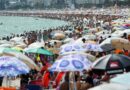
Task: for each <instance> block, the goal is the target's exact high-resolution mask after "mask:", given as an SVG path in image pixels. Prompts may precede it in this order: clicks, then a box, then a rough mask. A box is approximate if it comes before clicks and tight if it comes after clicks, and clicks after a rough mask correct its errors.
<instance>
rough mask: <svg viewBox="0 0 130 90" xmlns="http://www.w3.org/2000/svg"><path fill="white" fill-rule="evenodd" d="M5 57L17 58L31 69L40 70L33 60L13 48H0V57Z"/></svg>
mask: <svg viewBox="0 0 130 90" xmlns="http://www.w3.org/2000/svg"><path fill="white" fill-rule="evenodd" d="M5 55H6V56H13V57H17V58H18V59H19V60H21V61H22V62H24V63H25V64H27V66H28V67H29V68H31V69H36V70H38V71H39V70H40V69H39V67H38V66H37V65H36V64H35V63H34V62H33V60H31V59H30V58H28V57H27V56H25V55H24V54H22V53H20V52H19V51H17V50H14V49H12V48H0V56H5Z"/></svg>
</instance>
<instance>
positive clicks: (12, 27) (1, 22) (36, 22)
mask: <svg viewBox="0 0 130 90" xmlns="http://www.w3.org/2000/svg"><path fill="white" fill-rule="evenodd" d="M65 25H68V22H66V21H61V20H54V19H45V18H38V17H20V16H0V37H3V36H8V35H11V33H15V34H20V33H23V32H24V31H35V30H47V29H49V28H56V27H59V26H65Z"/></svg>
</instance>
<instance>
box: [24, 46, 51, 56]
mask: <svg viewBox="0 0 130 90" xmlns="http://www.w3.org/2000/svg"><path fill="white" fill-rule="evenodd" d="M25 52H26V53H37V54H44V55H53V53H52V52H50V51H48V50H46V49H43V48H31V49H26V50H25Z"/></svg>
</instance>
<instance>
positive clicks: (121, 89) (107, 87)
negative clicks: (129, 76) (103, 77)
mask: <svg viewBox="0 0 130 90" xmlns="http://www.w3.org/2000/svg"><path fill="white" fill-rule="evenodd" d="M129 89H130V87H129V86H124V85H121V84H114V83H110V84H101V85H99V86H97V87H94V88H91V89H89V90H129Z"/></svg>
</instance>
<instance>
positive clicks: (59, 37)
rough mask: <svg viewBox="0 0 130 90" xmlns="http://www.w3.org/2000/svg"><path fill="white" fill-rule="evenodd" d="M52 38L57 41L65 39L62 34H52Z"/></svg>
mask: <svg viewBox="0 0 130 90" xmlns="http://www.w3.org/2000/svg"><path fill="white" fill-rule="evenodd" d="M54 38H55V39H58V40H60V39H64V38H65V34H64V33H55V34H54Z"/></svg>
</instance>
